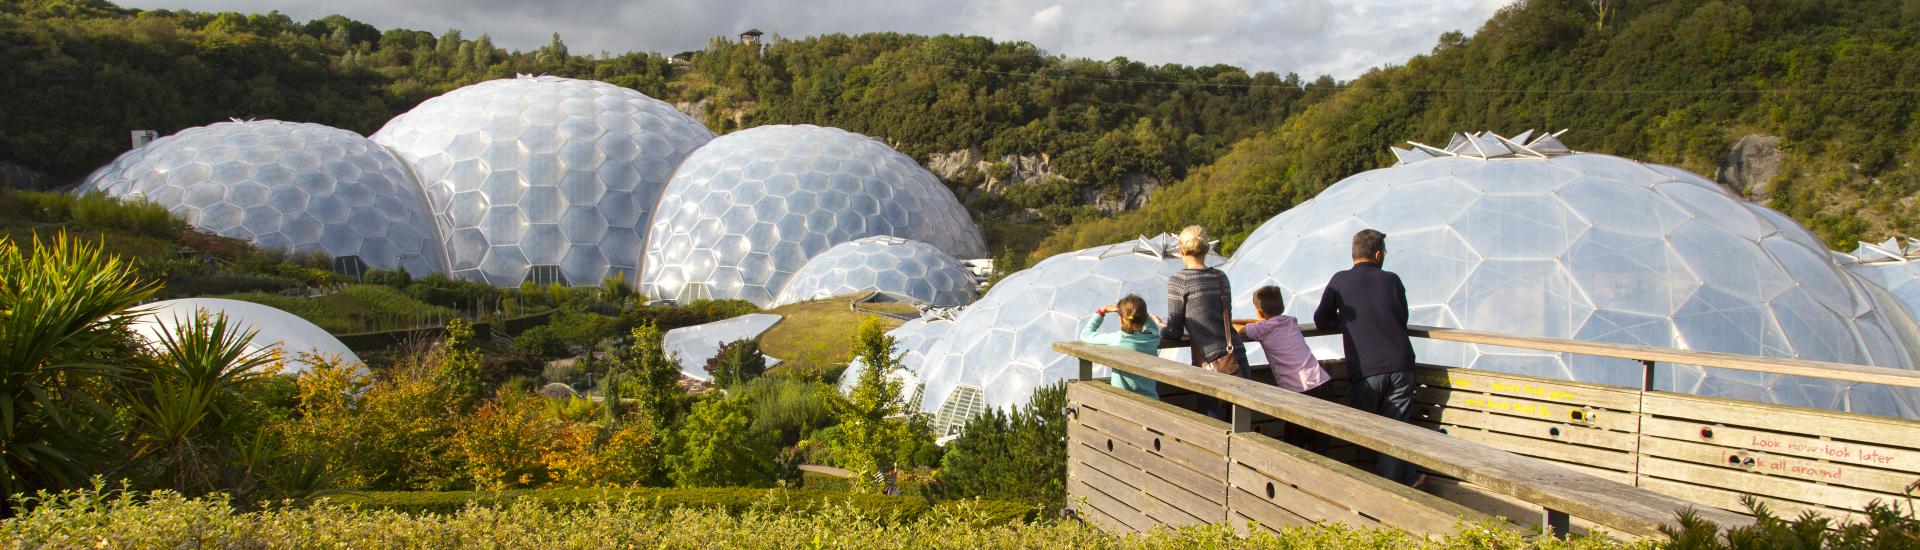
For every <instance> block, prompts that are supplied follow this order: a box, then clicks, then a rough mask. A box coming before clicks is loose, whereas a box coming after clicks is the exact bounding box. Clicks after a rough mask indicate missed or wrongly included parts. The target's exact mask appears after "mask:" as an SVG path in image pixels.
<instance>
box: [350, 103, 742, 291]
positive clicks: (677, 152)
mask: <svg viewBox="0 0 1920 550" xmlns="http://www.w3.org/2000/svg"><path fill="white" fill-rule="evenodd" d="M373 139H374V141H378V142H380V144H382V145H385V146H387V147H388V148H391V149H392V150H393V151H394V153H395V154H398V155H399V156H400V158H402V159H404V160H406V161H407V162H408V163H410V164H412V165H413V167H414V171H415V173H416V174H418V175H419V177H420V183H421V185H422V186H424V188H425V190H426V196H427V203H428V205H429V206H430V207H431V208H432V211H433V214H434V216H435V219H436V220H437V221H438V223H439V225H440V228H441V231H442V234H443V235H445V239H446V248H447V253H448V259H449V261H450V263H451V267H452V270H453V272H454V274H455V275H458V276H460V277H463V278H467V279H472V280H480V281H485V282H487V283H489V284H492V285H496V286H515V285H519V284H520V283H521V282H523V281H525V280H527V279H528V278H529V274H530V273H531V274H534V277H533V278H534V279H536V280H538V281H541V282H549V281H553V280H554V279H555V278H554V277H552V276H551V275H552V274H553V273H556V272H557V273H558V274H559V275H560V276H562V277H564V280H565V282H566V283H568V284H573V285H582V286H591V285H598V284H600V281H601V279H602V278H604V277H606V276H607V275H611V274H612V273H613V272H615V271H619V272H624V273H626V274H627V280H629V281H638V280H639V275H640V261H641V247H642V246H644V245H645V242H646V239H645V237H646V235H645V233H646V230H647V226H648V223H649V222H650V221H651V220H652V219H653V207H654V204H655V203H656V202H657V201H658V199H659V196H660V190H661V188H663V187H665V186H666V183H667V178H668V177H670V176H671V175H672V172H673V167H674V165H676V164H678V163H679V162H680V160H681V159H683V158H685V157H686V156H687V154H688V153H690V152H692V151H693V150H694V149H695V148H697V147H700V146H701V145H702V144H704V143H706V142H707V141H708V140H711V139H713V134H712V133H711V132H708V131H707V129H706V127H704V126H701V125H700V123H699V122H696V121H694V120H693V119H692V118H690V117H688V116H686V115H684V114H681V113H680V112H679V111H676V110H674V108H673V106H671V105H668V104H666V103H665V102H662V101H659V100H656V99H653V98H650V97H647V96H646V95H644V94H641V93H640V92H636V91H633V90H629V89H626V88H622V87H619V86H615V85H612V84H607V83H605V82H596V81H591V80H574V79H568V78H559V77H551V76H541V77H524V76H523V77H520V78H508V79H501V80H491V81H487V82H481V83H479V84H474V85H472V86H467V87H464V88H460V89H458V90H454V91H452V92H448V93H447V94H446V95H442V96H439V97H436V98H433V99H429V100H427V101H425V102H422V103H421V104H420V106H418V107H415V108H413V110H411V111H407V112H406V113H405V114H402V115H400V116H398V117H395V118H394V119H393V120H392V121H391V122H388V123H387V125H386V127H384V128H381V129H380V131H379V132H376V133H374V134H373ZM534 266H540V267H541V269H534Z"/></svg>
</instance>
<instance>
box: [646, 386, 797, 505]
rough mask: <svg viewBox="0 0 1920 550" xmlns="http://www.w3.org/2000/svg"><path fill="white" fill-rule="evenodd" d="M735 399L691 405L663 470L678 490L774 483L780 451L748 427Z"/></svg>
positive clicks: (745, 408)
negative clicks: (690, 410) (682, 488)
mask: <svg viewBox="0 0 1920 550" xmlns="http://www.w3.org/2000/svg"><path fill="white" fill-rule="evenodd" d="M751 423H752V420H751V419H750V418H749V417H748V415H747V407H746V405H745V404H744V403H741V402H740V400H739V399H732V398H718V399H707V400H705V401H703V402H701V403H699V404H697V405H694V406H693V412H691V413H689V414H688V415H687V421H686V423H685V425H682V426H681V427H680V430H679V431H678V432H676V433H675V437H674V441H673V451H672V454H671V455H669V456H668V457H667V468H668V470H669V471H670V472H671V476H672V478H673V483H674V485H677V486H680V487H765V486H769V485H772V484H773V479H774V473H775V471H774V470H775V467H776V466H777V465H778V456H777V455H778V450H777V449H775V448H774V447H773V445H772V444H771V443H770V442H768V440H767V439H766V438H765V437H763V436H760V435H758V434H755V433H753V431H752V430H749V429H748V427H749V425H750V424H751Z"/></svg>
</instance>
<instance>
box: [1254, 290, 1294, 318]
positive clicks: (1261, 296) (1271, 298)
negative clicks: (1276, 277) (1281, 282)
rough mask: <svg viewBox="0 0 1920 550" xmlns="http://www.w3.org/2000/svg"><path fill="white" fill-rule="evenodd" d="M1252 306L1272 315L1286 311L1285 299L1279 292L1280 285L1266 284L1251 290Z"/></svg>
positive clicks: (1267, 314)
mask: <svg viewBox="0 0 1920 550" xmlns="http://www.w3.org/2000/svg"><path fill="white" fill-rule="evenodd" d="M1253 306H1254V307H1257V308H1260V313H1262V314H1264V315H1266V316H1268V317H1272V316H1275V315H1279V314H1282V313H1286V312H1287V299H1286V297H1285V296H1282V295H1281V294H1280V287H1277V286H1273V285H1267V286H1263V287H1260V288H1258V289H1255V290H1254V291H1253Z"/></svg>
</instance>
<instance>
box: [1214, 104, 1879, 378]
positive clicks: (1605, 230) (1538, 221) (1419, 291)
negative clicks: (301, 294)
mask: <svg viewBox="0 0 1920 550" xmlns="http://www.w3.org/2000/svg"><path fill="white" fill-rule="evenodd" d="M1525 141H1526V135H1524V134H1523V135H1522V136H1520V137H1519V138H1518V139H1511V140H1510V139H1506V138H1503V137H1501V136H1497V135H1493V134H1491V133H1486V134H1474V135H1465V136H1457V137H1456V138H1455V140H1454V141H1453V143H1452V144H1450V145H1449V146H1448V147H1447V148H1444V149H1442V148H1436V147H1428V146H1425V145H1418V144H1416V147H1415V148H1414V149H1411V150H1403V149H1396V151H1395V152H1396V154H1397V155H1398V156H1399V157H1400V159H1401V161H1400V163H1399V164H1396V165H1395V166H1393V167H1390V168H1383V169H1379V170H1372V171H1368V172H1365V173H1361V174H1358V175H1355V176H1352V177H1349V178H1347V179H1345V180H1341V181H1340V182H1338V183H1335V184H1334V185H1333V186H1332V187H1329V188H1328V189H1327V190H1325V191H1323V192H1321V193H1320V194H1319V196H1316V197H1314V198H1313V199H1312V200H1310V201H1307V202H1305V203H1302V204H1300V205H1299V206H1296V207H1294V208H1292V209H1290V210H1287V211H1286V212H1283V213H1281V214H1280V215H1278V216H1275V217H1274V218H1273V219H1271V220H1269V221H1267V222H1266V223H1265V224H1264V225H1262V226H1261V227H1260V228H1259V229H1257V230H1255V231H1254V232H1253V234H1252V235H1250V236H1249V237H1248V238H1247V240H1246V242H1245V243H1243V244H1242V245H1241V246H1240V248H1239V249H1238V250H1237V251H1236V252H1235V254H1234V258H1235V259H1234V261H1233V262H1231V263H1230V264H1228V265H1227V266H1226V267H1225V268H1224V269H1225V270H1226V271H1227V273H1228V275H1229V276H1230V277H1231V278H1232V279H1233V282H1234V290H1235V292H1236V297H1235V301H1234V304H1235V307H1236V308H1237V311H1236V313H1237V314H1238V315H1239V316H1248V315H1251V314H1252V313H1253V312H1252V311H1251V306H1250V305H1249V304H1250V302H1249V300H1248V298H1249V296H1250V294H1251V293H1252V292H1253V291H1254V289H1255V288H1257V287H1259V286H1261V285H1265V284H1273V285H1278V286H1279V287H1280V288H1282V289H1284V290H1285V291H1286V293H1287V296H1288V300H1287V309H1288V311H1289V312H1290V313H1293V314H1295V315H1297V316H1299V317H1301V318H1302V319H1311V318H1312V312H1313V309H1314V307H1315V306H1317V305H1318V304H1319V300H1320V294H1321V291H1322V290H1323V289H1324V288H1325V286H1326V282H1327V280H1328V278H1329V277H1331V276H1332V275H1333V273H1334V272H1336V271H1339V270H1342V269H1346V268H1347V267H1348V266H1349V265H1350V264H1351V260H1350V259H1349V257H1350V256H1351V243H1352V236H1353V234H1354V233H1355V232H1356V231H1358V230H1360V229H1363V228H1372V229H1376V230H1379V231H1382V232H1385V233H1386V234H1387V262H1386V266H1385V267H1386V268H1387V269H1388V270H1391V271H1394V272H1396V273H1398V274H1400V277H1401V280H1402V281H1403V282H1404V283H1405V284H1406V288H1407V301H1408V304H1409V306H1410V309H1411V322H1412V323H1413V324H1417V325H1432V326H1440V327H1457V328H1466V329H1473V330H1482V331H1491V332H1504V333H1512V334H1521V335H1529V336H1545V337H1555V338H1572V339H1578V340H1590V341H1601V342H1613V343H1621V344H1636V345H1647V346H1657V347H1672V348H1681V349H1695V350H1704V351H1717V352H1728V353H1739V354H1749V355H1761V356H1772V357H1795V358H1803V359H1812V360H1820V361H1833V362H1841V363H1856V364H1869V365H1877V366H1883V367H1895V368H1911V367H1912V365H1913V361H1912V359H1911V357H1910V356H1909V355H1908V349H1911V348H1909V346H1908V344H1907V342H1906V341H1905V340H1904V339H1903V338H1904V335H1905V334H1907V333H1908V332H1909V330H1908V329H1909V328H1910V327H1911V325H1912V324H1913V321H1912V320H1911V319H1910V318H1908V317H1907V315H1906V314H1905V312H1903V311H1901V310H1900V308H1899V307H1898V306H1894V305H1892V304H1885V303H1880V302H1877V301H1876V300H1875V299H1874V298H1873V296H1872V293H1871V292H1868V291H1867V290H1866V289H1864V288H1862V286H1863V285H1861V284H1860V283H1858V282H1857V281H1856V279H1855V278H1854V277H1850V276H1847V274H1846V273H1845V271H1844V270H1842V269H1841V268H1840V266H1839V265H1837V264H1836V263H1835V262H1834V261H1833V259H1832V258H1831V257H1830V256H1829V254H1828V252H1827V251H1826V249H1825V247H1824V246H1822V245H1821V243H1820V241H1819V240H1818V239H1816V238H1814V237H1813V235H1812V234H1810V233H1809V232H1807V231H1806V230H1805V229H1804V228H1802V227H1800V226H1799V225H1798V224H1795V223H1794V222H1793V221H1791V220H1790V219H1788V218H1786V217H1785V216H1783V215H1781V214H1779V213H1777V212H1774V211H1772V210H1768V209H1766V208H1763V207H1760V206H1757V205H1753V204H1750V203H1747V202H1746V201H1744V200H1742V199H1740V198H1738V197H1735V196H1733V195H1731V194H1729V193H1728V192H1726V191H1724V190H1722V189H1721V188H1720V187H1719V186H1718V185H1716V184H1714V183H1713V182H1711V181H1707V180H1705V179H1703V178H1701V177H1699V176H1696V175H1694V174H1691V173H1688V172H1686V171H1684V170H1680V169H1676V168H1672V167H1667V166H1660V165H1653V164H1643V163H1640V162H1635V161H1632V160H1628V159H1623V158H1619V157H1613V156H1608V155H1600V154H1587V153H1574V152H1571V151H1569V150H1567V148H1566V147H1564V146H1563V145H1561V144H1560V142H1559V141H1558V140H1557V139H1555V137H1554V136H1543V137H1541V138H1540V139H1538V140H1535V141H1533V142H1532V143H1525ZM1416 349H1417V351H1418V353H1419V354H1420V359H1421V360H1422V362H1427V363H1434V364H1440V365H1455V366H1468V367H1472V368H1479V369H1489V370H1495V371H1502V372H1511V373H1518V374H1528V375H1535V376H1545V377H1552V378H1562V379H1573V380H1581V381H1590V382H1599V383H1606V384H1615V385H1638V384H1639V376H1640V368H1639V367H1638V365H1637V364H1634V363H1631V362H1627V361H1623V360H1610V359H1600V358H1593V357H1585V356H1577V355H1575V356H1567V355H1562V354H1553V353H1545V352H1530V351H1523V350H1513V349H1506V348H1494V347H1482V346H1475V345H1466V344H1453V343H1442V342H1427V341H1422V340H1416ZM1316 353H1318V354H1320V355H1321V356H1322V357H1339V356H1340V355H1341V352H1340V350H1339V344H1338V341H1337V339H1325V340H1321V341H1319V342H1318V344H1317V347H1316ZM1655 384H1656V387H1657V388H1659V389H1663V390H1675V391H1683V392H1689V393H1696V394H1702V395H1713V396H1724V397H1731V398H1737V399H1745V400H1754V401H1765V402H1777V403H1785V404H1792V405H1802V406H1814V407H1823V408H1829V409H1847V410H1855V411H1861V412H1870V413H1874V414H1884V415H1901V414H1904V415H1907V416H1912V415H1913V413H1914V405H1915V403H1914V402H1913V401H1912V396H1894V395H1890V394H1888V393H1887V392H1885V391H1882V390H1874V389H1867V390H1854V389H1852V388H1848V387H1846V386H1847V385H1845V384H1837V383H1831V382H1826V381H1816V380H1811V379H1800V378H1793V377H1783V376H1777V375H1767V374H1763V373H1750V372H1735V371H1721V370H1711V371H1709V370H1704V369H1700V368H1697V367H1684V366H1666V365H1662V368H1661V369H1660V376H1659V377H1658V379H1657V380H1655Z"/></svg>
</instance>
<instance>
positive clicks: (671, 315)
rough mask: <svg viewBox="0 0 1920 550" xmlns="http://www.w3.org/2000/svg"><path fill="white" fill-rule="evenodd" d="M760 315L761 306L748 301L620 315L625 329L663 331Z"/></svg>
mask: <svg viewBox="0 0 1920 550" xmlns="http://www.w3.org/2000/svg"><path fill="white" fill-rule="evenodd" d="M759 312H760V308H759V306H755V305H753V302H748V301H746V300H694V301H691V302H687V303H684V304H680V305H678V306H638V307H632V308H627V310H625V311H623V312H621V314H620V323H621V325H622V326H626V327H639V326H642V325H645V324H648V323H652V324H654V325H656V326H659V327H660V328H661V330H672V329H676V328H681V327H690V326H694V325H704V324H707V323H711V322H714V321H719V320H722V319H732V318H734V317H739V316H741V315H746V314H749V313H759Z"/></svg>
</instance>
